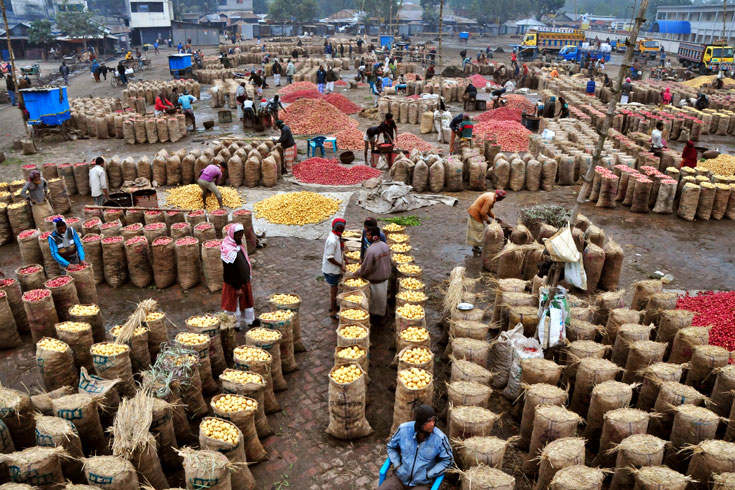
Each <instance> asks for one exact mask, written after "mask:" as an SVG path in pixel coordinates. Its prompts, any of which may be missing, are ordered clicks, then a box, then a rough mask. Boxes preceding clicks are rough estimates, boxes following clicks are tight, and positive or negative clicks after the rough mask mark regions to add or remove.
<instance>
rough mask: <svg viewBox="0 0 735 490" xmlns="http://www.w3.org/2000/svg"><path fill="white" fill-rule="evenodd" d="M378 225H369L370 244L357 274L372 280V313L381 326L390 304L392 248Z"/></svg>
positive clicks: (367, 234)
mask: <svg viewBox="0 0 735 490" xmlns="http://www.w3.org/2000/svg"><path fill="white" fill-rule="evenodd" d="M381 235H382V233H381V232H380V228H378V227H377V226H369V227H368V228H367V230H366V231H365V238H366V239H367V240H368V242H369V243H370V246H369V247H368V248H367V250H366V251H365V256H364V257H363V258H362V261H361V262H360V269H359V270H358V271H357V275H358V276H360V277H362V278H363V279H365V280H367V281H368V282H370V314H371V315H374V316H375V317H377V318H375V322H374V323H375V325H376V326H380V325H382V324H383V320H384V317H385V313H386V308H387V306H388V279H389V278H390V272H391V262H390V249H389V248H388V245H387V244H386V243H385V242H384V241H383V240H382V237H381Z"/></svg>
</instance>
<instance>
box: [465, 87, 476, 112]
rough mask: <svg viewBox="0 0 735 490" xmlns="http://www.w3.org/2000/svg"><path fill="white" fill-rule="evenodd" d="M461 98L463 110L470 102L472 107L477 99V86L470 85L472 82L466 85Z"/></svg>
mask: <svg viewBox="0 0 735 490" xmlns="http://www.w3.org/2000/svg"><path fill="white" fill-rule="evenodd" d="M462 100H463V101H464V110H465V111H466V110H467V106H468V105H469V104H472V106H473V108H474V104H475V102H476V101H477V87H475V86H474V85H472V82H470V83H469V85H467V87H466V88H465V89H464V94H463V95H462Z"/></svg>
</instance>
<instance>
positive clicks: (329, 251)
mask: <svg viewBox="0 0 735 490" xmlns="http://www.w3.org/2000/svg"><path fill="white" fill-rule="evenodd" d="M345 226H347V222H346V221H345V220H344V219H342V218H334V220H333V221H332V231H331V232H330V233H329V236H328V237H327V240H326V242H324V255H323V256H322V274H324V279H325V280H326V281H327V284H329V292H330V295H329V299H330V303H329V304H330V306H329V316H330V317H331V318H333V319H334V320H338V319H339V317H338V316H337V310H338V308H337V286H339V280H340V279H341V278H342V274H344V272H345V260H344V255H343V253H342V251H343V250H344V246H345V245H344V242H342V233H343V232H344V231H345Z"/></svg>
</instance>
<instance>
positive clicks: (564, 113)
mask: <svg viewBox="0 0 735 490" xmlns="http://www.w3.org/2000/svg"><path fill="white" fill-rule="evenodd" d="M559 106H560V107H561V112H560V113H559V119H565V118H567V117H569V104H568V103H567V101H566V99H565V98H564V97H561V96H559Z"/></svg>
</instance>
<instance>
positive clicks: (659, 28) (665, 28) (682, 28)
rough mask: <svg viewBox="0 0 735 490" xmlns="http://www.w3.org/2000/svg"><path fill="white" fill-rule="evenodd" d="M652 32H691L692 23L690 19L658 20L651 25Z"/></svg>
mask: <svg viewBox="0 0 735 490" xmlns="http://www.w3.org/2000/svg"><path fill="white" fill-rule="evenodd" d="M650 32H660V33H662V34H691V33H692V25H691V24H690V23H689V21H688V20H657V21H656V22H654V23H653V25H652V26H651V31H650Z"/></svg>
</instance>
